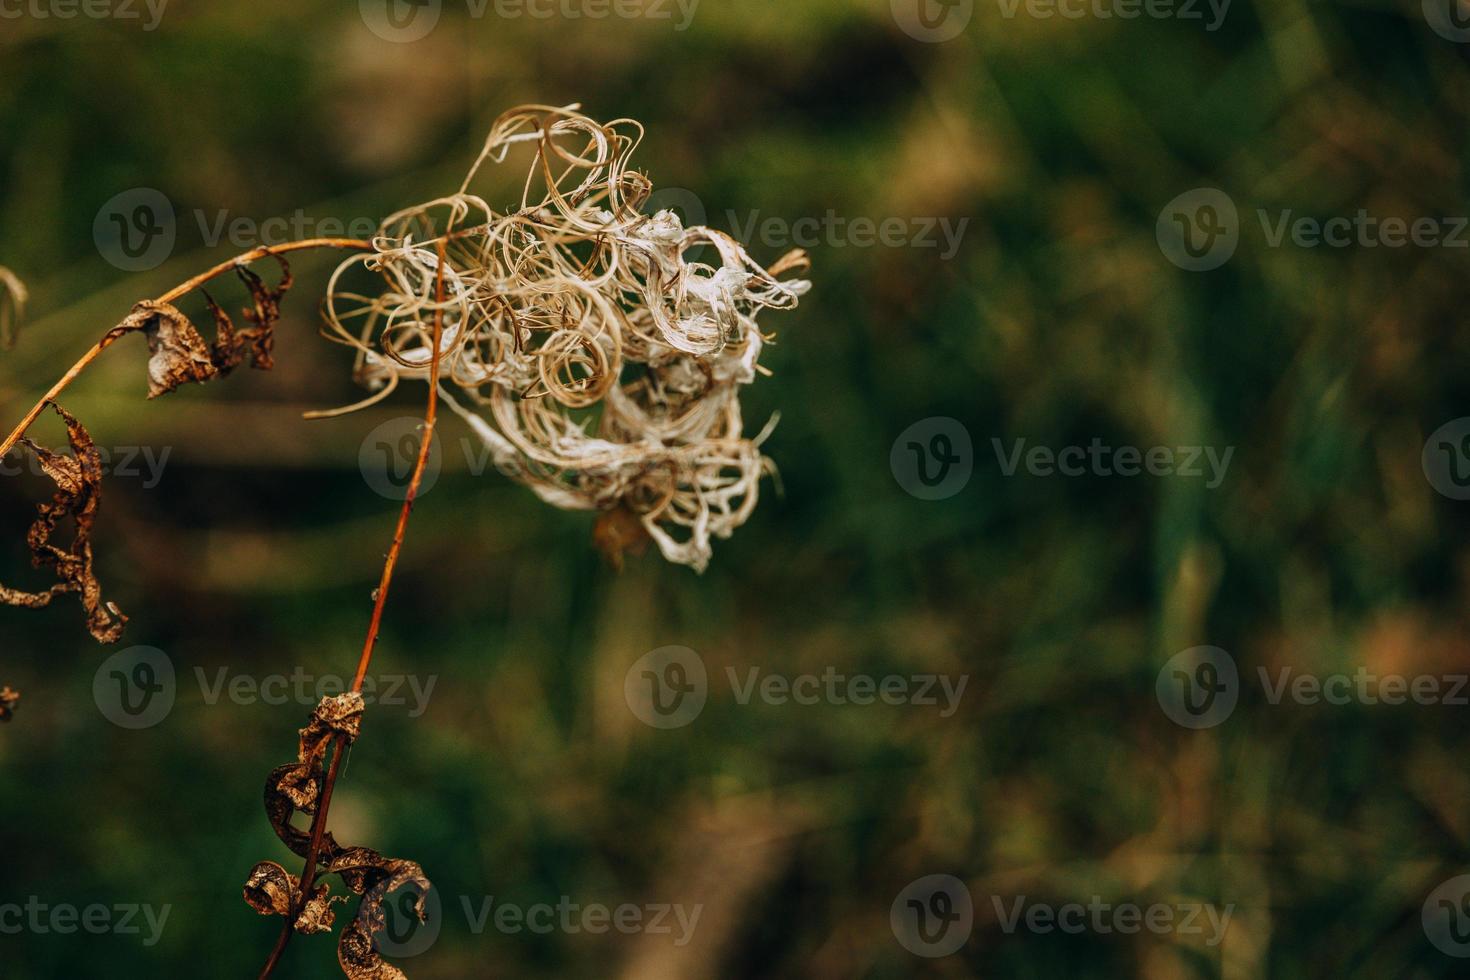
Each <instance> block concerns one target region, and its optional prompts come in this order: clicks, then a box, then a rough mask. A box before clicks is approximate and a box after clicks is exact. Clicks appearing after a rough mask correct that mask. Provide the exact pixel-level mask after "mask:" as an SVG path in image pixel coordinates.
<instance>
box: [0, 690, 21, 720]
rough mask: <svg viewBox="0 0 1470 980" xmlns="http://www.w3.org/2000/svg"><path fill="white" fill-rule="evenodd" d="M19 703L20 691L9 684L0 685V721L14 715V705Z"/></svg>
mask: <svg viewBox="0 0 1470 980" xmlns="http://www.w3.org/2000/svg"><path fill="white" fill-rule="evenodd" d="M19 703H20V692H19V691H17V690H15V688H13V687H11V686H10V685H9V684H3V685H0V721H9V720H10V719H11V718H14V717H15V706H16V705H17V704H19Z"/></svg>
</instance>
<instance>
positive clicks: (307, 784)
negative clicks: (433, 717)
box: [245, 692, 430, 980]
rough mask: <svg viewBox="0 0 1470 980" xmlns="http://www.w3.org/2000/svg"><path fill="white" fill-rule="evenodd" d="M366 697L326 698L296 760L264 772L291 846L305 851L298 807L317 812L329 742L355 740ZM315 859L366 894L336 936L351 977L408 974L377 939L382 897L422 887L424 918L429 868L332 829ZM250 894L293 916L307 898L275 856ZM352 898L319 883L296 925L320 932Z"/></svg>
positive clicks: (253, 878) (419, 907)
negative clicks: (351, 842)
mask: <svg viewBox="0 0 1470 980" xmlns="http://www.w3.org/2000/svg"><path fill="white" fill-rule="evenodd" d="M362 713H363V699H362V695H361V694H357V693H352V692H349V693H347V694H340V695H338V696H336V697H333V698H323V699H322V701H321V703H320V704H318V705H317V707H316V710H315V711H314V712H313V713H312V716H311V720H310V722H308V723H307V726H306V727H305V728H303V729H301V737H300V743H299V746H298V749H297V756H296V759H297V761H296V762H294V763H292V764H290V765H284V766H278V767H277V768H276V769H275V770H273V771H272V772H271V774H270V776H269V777H268V778H267V779H266V784H265V811H266V815H267V817H269V819H270V823H271V827H272V828H273V829H274V830H275V832H276V836H277V837H279V838H280V839H281V843H283V844H285V845H286V847H288V848H289V849H290V850H291V851H292V853H294V854H296V855H297V856H299V857H303V858H304V857H306V855H307V853H308V851H309V850H310V847H311V836H310V835H309V834H308V833H306V832H305V831H303V830H300V829H298V828H296V827H294V826H293V825H292V824H291V818H292V817H293V816H294V815H295V813H296V812H297V811H298V810H299V811H300V812H302V813H305V814H307V815H314V814H315V813H316V808H317V800H318V798H319V797H320V794H321V789H322V783H323V780H324V778H325V775H324V773H325V768H326V767H325V762H326V755H327V749H328V747H329V746H330V745H331V743H332V741H333V740H334V739H335V738H337V737H338V736H341V737H342V738H343V739H344V748H343V751H345V750H346V746H349V745H351V744H352V743H353V742H354V741H356V740H357V737H358V735H359V734H360V732H361V731H362ZM317 863H318V866H319V868H320V871H321V873H323V874H335V875H339V876H340V877H341V879H342V883H343V884H344V885H346V886H347V888H348V890H349V891H351V892H352V893H353V894H356V895H360V896H362V901H361V902H360V903H359V907H358V912H357V915H356V916H354V918H353V920H352V922H351V923H349V924H347V925H346V926H344V927H343V930H342V935H341V937H340V938H339V940H338V943H337V961H338V963H339V964H340V965H341V967H342V971H343V973H345V974H346V976H347V977H348V978H349V980H405V978H404V974H403V972H402V971H400V970H399V969H398V968H396V967H394V966H392V965H391V964H389V963H387V962H385V961H384V960H383V958H382V956H381V955H380V954H379V952H378V949H377V946H376V944H375V943H374V941H373V934H374V933H375V932H377V931H378V930H380V929H381V928H383V925H384V923H385V916H384V914H383V909H382V902H383V899H384V897H386V896H387V894H388V893H389V892H391V891H394V890H396V889H398V888H400V887H403V886H405V885H412V886H414V887H415V888H416V889H417V890H418V899H417V901H416V903H415V912H416V913H417V914H418V916H419V919H420V921H422V920H423V918H424V907H425V901H426V897H427V895H428V890H429V887H430V885H429V880H428V878H426V877H425V876H424V872H423V869H422V868H420V867H419V866H418V865H417V864H416V863H414V862H412V861H405V860H401V859H397V858H386V857H384V856H383V855H381V854H379V853H378V852H377V851H374V850H372V849H371V848H367V847H343V846H342V845H341V844H338V843H337V840H336V838H334V837H333V836H332V834H331V832H330V831H328V832H326V833H324V834H323V835H322V843H321V848H320V850H319V851H318V854H317ZM245 901H246V902H247V903H249V905H250V907H251V908H253V909H255V910H256V911H257V912H259V913H261V914H262V915H289V914H290V912H291V910H292V909H294V908H295V907H296V905H297V904H298V903H300V901H301V883H300V881H299V880H298V879H297V878H296V877H295V876H293V875H291V874H290V873H289V872H287V871H286V869H285V868H283V867H281V866H280V865H279V864H276V863H275V862H273V861H262V862H261V863H260V864H257V865H256V866H255V868H254V869H253V870H252V871H251V873H250V878H249V879H248V880H247V881H246V883H245ZM338 901H346V896H331V895H329V894H328V886H327V885H326V884H320V885H318V886H317V887H315V888H314V889H313V892H312V897H311V898H310V899H309V900H308V902H307V903H306V906H305V907H304V908H303V910H302V912H301V914H300V915H299V916H298V917H297V919H296V922H295V923H294V928H295V929H296V931H297V932H304V933H310V932H321V931H324V930H326V929H328V928H330V927H331V926H332V924H333V921H334V919H335V916H334V914H333V912H332V909H331V906H332V903H333V902H338Z"/></svg>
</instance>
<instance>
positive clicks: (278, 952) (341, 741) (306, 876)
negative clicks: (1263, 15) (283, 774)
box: [260, 237, 445, 980]
mask: <svg viewBox="0 0 1470 980" xmlns="http://www.w3.org/2000/svg"><path fill="white" fill-rule="evenodd" d="M444 263H445V254H444V238H442V237H441V238H440V239H439V264H438V268H437V269H436V271H435V274H434V298H435V302H436V303H437V304H438V307H439V308H438V309H436V310H435V311H434V339H433V352H432V353H431V354H430V358H429V405H428V408H426V409H425V410H424V426H423V437H422V439H421V441H420V443H419V455H418V460H417V462H415V464H414V469H413V476H412V477H410V479H409V482H408V492H407V493H406V494H405V495H404V498H403V507H402V509H401V510H400V511H399V512H398V527H397V529H396V530H395V531H394V532H393V544H392V546H391V547H390V548H389V549H388V556H387V559H386V561H384V563H383V574H382V577H381V578H380V579H379V580H378V588H377V591H376V592H374V593H373V615H372V618H371V619H370V620H369V621H368V631H367V639H366V640H365V641H364V643H363V646H362V655H361V656H360V657H359V658H358V661H357V673H356V674H354V675H353V677H352V689H351V690H352V693H354V694H355V693H357V692H359V691H361V690H362V683H363V679H364V678H365V677H366V676H367V672H368V665H369V664H370V663H372V659H373V651H374V650H375V649H376V648H377V645H378V631H379V629H380V628H381V627H382V624H383V609H384V608H385V607H386V606H387V604H388V590H389V587H390V586H391V585H392V584H393V572H394V570H395V569H396V568H397V567H398V556H399V554H400V552H402V550H403V539H404V535H405V534H406V533H407V531H408V518H409V516H410V515H411V514H412V513H413V504H414V500H415V499H416V498H417V497H418V492H419V484H420V482H421V481H422V480H423V476H424V469H425V467H427V466H428V463H429V453H430V450H431V449H432V447H433V444H434V426H435V423H436V422H437V421H438V416H439V354H440V351H439V345H440V342H441V338H442V337H443V332H444V310H443V304H444ZM346 755H347V740H346V737H345V736H342V735H338V736H337V738H336V740H335V741H334V742H333V743H332V763H331V765H330V766H329V767H328V769H327V778H326V780H325V782H324V783H323V784H322V792H321V797H320V798H319V799H318V800H317V805H316V814H315V815H314V817H313V818H312V823H311V843H310V844H309V845H308V847H307V849H306V868H305V869H304V870H303V871H302V872H301V895H300V898H299V899H298V901H297V905H296V906H295V907H294V908H292V909H291V910H290V912H289V914H288V915H287V916H286V922H285V924H284V925H283V926H282V928H281V934H280V936H279V937H277V939H276V945H275V948H274V949H272V950H271V954H270V957H269V958H268V959H267V960H266V963H265V967H264V968H263V969H262V970H261V971H260V980H266V978H267V977H269V976H270V975H271V973H272V972H273V971H274V970H275V968H276V965H277V964H279V963H280V961H281V956H282V954H284V953H285V951H286V945H287V944H288V943H289V942H290V941H291V936H292V934H293V933H294V932H295V931H296V929H295V926H296V919H297V917H298V916H299V915H300V914H301V911H302V909H303V908H305V907H306V902H307V900H308V899H309V898H310V897H311V889H312V885H313V884H314V883H315V881H316V872H317V860H318V858H319V857H320V855H321V848H322V838H323V837H324V836H325V834H326V830H327V811H328V809H329V808H330V807H331V804H332V789H333V787H335V786H336V784H337V776H338V774H339V773H340V772H341V771H342V760H343V758H345V756H346Z"/></svg>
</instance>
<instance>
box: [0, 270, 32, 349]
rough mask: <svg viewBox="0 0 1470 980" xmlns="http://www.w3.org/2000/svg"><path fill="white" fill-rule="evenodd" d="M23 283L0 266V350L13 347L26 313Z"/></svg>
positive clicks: (25, 296)
mask: <svg viewBox="0 0 1470 980" xmlns="http://www.w3.org/2000/svg"><path fill="white" fill-rule="evenodd" d="M27 298H28V296H27V293H26V287H25V283H23V282H21V281H20V277H19V276H17V275H16V274H15V273H13V272H11V271H10V270H9V269H7V268H5V266H3V265H0V350H9V349H10V348H12V347H14V346H15V338H16V335H17V334H18V333H19V332H20V322H21V320H22V319H24V317H25V313H26V299H27Z"/></svg>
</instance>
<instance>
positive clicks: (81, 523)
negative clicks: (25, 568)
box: [0, 402, 128, 643]
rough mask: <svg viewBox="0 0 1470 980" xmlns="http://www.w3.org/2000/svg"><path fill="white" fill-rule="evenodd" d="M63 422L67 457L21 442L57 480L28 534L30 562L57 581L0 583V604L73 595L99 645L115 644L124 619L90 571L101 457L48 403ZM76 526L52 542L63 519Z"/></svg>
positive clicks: (78, 427) (70, 419) (35, 603)
mask: <svg viewBox="0 0 1470 980" xmlns="http://www.w3.org/2000/svg"><path fill="white" fill-rule="evenodd" d="M47 404H49V405H50V406H51V407H52V408H53V409H54V410H55V411H56V414H57V415H59V416H61V420H62V421H63V422H65V423H66V436H67V441H68V442H69V443H70V444H71V455H69V456H68V455H65V454H63V453H53V452H52V451H51V450H49V449H46V448H44V447H42V446H38V445H36V444H35V443H34V442H32V441H31V440H29V439H22V440H21V442H22V443H23V444H24V445H25V446H26V448H28V449H29V450H30V451H31V452H33V453H35V454H36V459H37V460H38V461H39V462H40V464H41V471H42V472H43V473H45V474H46V475H47V476H48V477H50V478H51V480H52V482H54V483H55V484H56V493H55V495H54V496H52V498H51V500H50V501H49V502H48V503H44V504H40V505H38V506H37V508H36V520H35V522H34V523H33V524H31V528H30V531H29V532H27V534H26V544H27V545H28V546H29V547H30V550H31V564H32V565H34V566H35V567H36V568H42V569H49V570H50V571H52V572H53V573H55V575H56V578H57V582H56V584H55V585H52V586H51V587H50V588H49V589H47V590H46V591H44V592H22V591H20V590H18V589H11V588H7V587H6V586H4V585H0V602H3V603H5V604H6V605H10V606H23V607H25V608H28V609H40V608H42V607H44V606H49V605H50V604H51V600H52V599H54V598H56V597H57V596H58V595H64V594H66V593H71V592H74V593H76V594H77V595H78V596H79V597H80V599H81V601H82V608H83V609H85V610H86V613H87V628H88V629H89V630H90V631H91V633H92V636H93V637H95V638H96V639H97V642H99V643H116V642H117V641H118V640H119V639H120V638H121V637H122V632H123V627H124V626H125V625H126V624H127V621H128V617H126V616H124V615H123V614H122V612H121V610H119V609H118V608H117V606H115V605H113V604H112V603H110V602H108V603H103V601H102V586H101V584H100V583H98V581H97V576H96V574H95V573H94V572H93V570H92V528H93V525H94V524H95V523H96V521H97V509H98V507H99V506H100V505H101V502H102V457H101V455H100V454H99V453H98V452H97V447H96V446H95V445H94V444H93V442H92V437H91V436H90V435H88V434H87V430H86V429H85V428H84V427H83V426H82V423H80V422H78V421H77V420H76V418H75V417H74V416H73V415H72V414H71V413H70V412H68V411H67V410H66V409H64V408H62V407H61V406H60V405H58V404H56V403H55V402H48V403H47ZM67 516H70V517H71V518H72V522H73V525H74V534H73V537H72V541H71V544H70V545H69V546H67V547H65V548H63V547H60V546H58V545H56V544H53V543H52V541H51V538H52V536H53V535H54V534H55V533H56V528H57V525H58V524H59V523H60V522H61V520H62V518H64V517H67Z"/></svg>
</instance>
